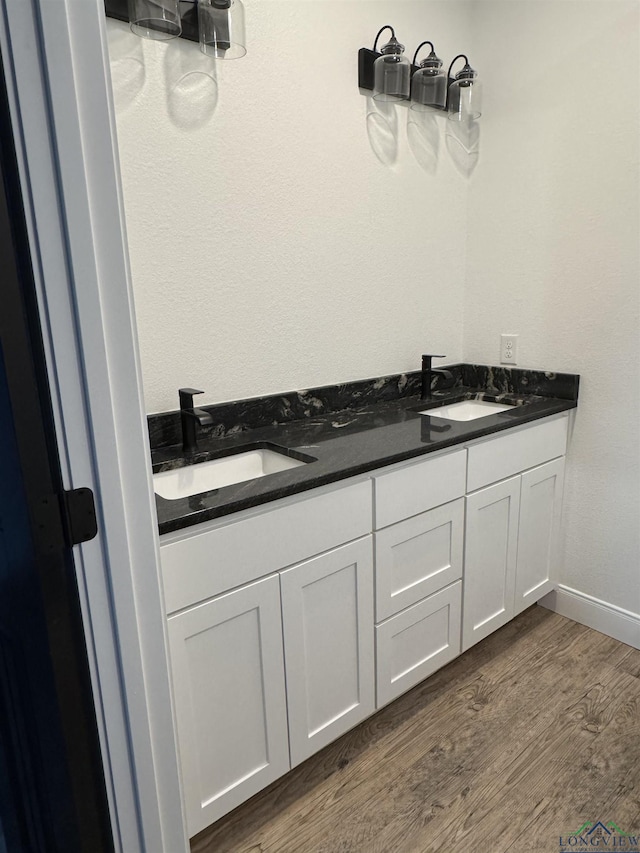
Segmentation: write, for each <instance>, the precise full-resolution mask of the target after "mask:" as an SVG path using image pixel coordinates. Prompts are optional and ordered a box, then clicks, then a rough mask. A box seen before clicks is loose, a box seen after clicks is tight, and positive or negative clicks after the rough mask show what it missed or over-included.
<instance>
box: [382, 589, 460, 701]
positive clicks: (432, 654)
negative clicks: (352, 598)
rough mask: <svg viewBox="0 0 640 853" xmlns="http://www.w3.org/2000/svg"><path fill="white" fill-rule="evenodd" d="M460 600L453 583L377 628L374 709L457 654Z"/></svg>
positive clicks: (398, 694)
mask: <svg viewBox="0 0 640 853" xmlns="http://www.w3.org/2000/svg"><path fill="white" fill-rule="evenodd" d="M461 599H462V582H461V581H457V582H456V583H454V584H452V585H451V586H448V587H447V588H446V589H443V590H440V592H436V594H435V595H432V596H430V597H429V598H427V599H425V600H424V601H421V602H420V603H419V604H415V605H414V606H413V607H410V608H409V609H408V610H405V611H403V612H402V613H399V614H398V615H397V616H392V617H391V619H388V620H387V621H386V622H383V624H382V625H378V626H377V628H376V660H377V676H378V679H377V707H378V708H381V707H382V706H383V705H386V704H387V702H391V700H392V699H395V698H396V696H400V694H401V693H404V692H405V691H406V690H409V688H410V687H413V686H414V685H416V684H418V682H420V681H422V680H423V679H424V678H427V676H429V675H431V674H432V673H433V672H435V671H436V670H437V669H440V667H441V666H444V665H445V664H446V663H449V661H451V660H453V659H454V658H455V657H457V656H458V655H459V654H460V610H461Z"/></svg>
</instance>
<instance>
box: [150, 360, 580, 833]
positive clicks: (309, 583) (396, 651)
mask: <svg viewBox="0 0 640 853" xmlns="http://www.w3.org/2000/svg"><path fill="white" fill-rule="evenodd" d="M459 367H460V370H459V376H458V378H459V379H460V380H464V379H468V373H467V374H466V375H465V374H464V370H463V367H464V366H459ZM476 370H478V368H476ZM485 370H489V369H488V368H485ZM503 373H504V374H509V376H510V377H511V378H513V375H514V374H516V373H517V374H525V373H530V372H525V371H503ZM550 376H551V379H549V380H548V381H547V384H546V385H545V388H548V387H552V386H553V376H557V375H550ZM520 378H523V377H520ZM565 378H566V377H565ZM390 379H391V378H390ZM405 380H406V377H403V378H402V379H400V380H399V381H400V383H401V384H402V383H404V384H403V385H402V387H403V390H406V391H407V392H408V393H403V394H402V396H396V399H394V400H387V401H385V402H383V403H377V404H376V403H375V402H372V401H371V400H367V401H366V402H365V406H364V407H362V406H360V407H359V408H358V407H353V408H351V409H349V410H345V411H343V412H338V413H336V412H327V413H326V414H322V415H314V417H313V418H311V417H310V418H308V419H307V420H306V422H305V421H304V419H302V420H292V421H290V422H289V423H284V424H277V423H276V424H271V425H268V426H267V425H265V426H264V427H262V428H257V429H251V430H248V429H247V430H244V431H243V432H242V434H241V435H240V436H239V435H238V434H237V432H233V431H232V432H231V434H230V435H228V436H226V437H224V438H217V439H211V440H209V441H208V442H203V444H202V456H203V457H204V458H203V460H202V461H207V457H211V456H212V455H213V458H216V456H217V455H218V454H220V453H221V452H225V453H227V455H228V451H229V450H231V451H237V449H238V448H242V447H243V446H247V445H252V444H253V445H255V444H256V443H261V442H267V443H273V444H274V445H277V446H281V447H284V449H285V450H287V449H288V450H290V451H291V452H293V453H296V454H300V455H303V456H304V457H305V458H309V459H313V460H314V461H312V462H309V463H306V464H304V465H299V466H296V467H295V468H291V469H286V470H283V471H281V472H279V473H275V474H270V475H268V476H263V477H259V478H256V479H253V480H248V481H246V480H245V481H243V482H242V483H240V484H236V485H229V486H227V487H223V488H220V489H218V490H217V492H216V493H213V492H207V493H199V494H197V495H190V496H187V497H183V498H178V499H176V500H166V499H162V498H158V517H159V522H160V525H161V530H162V525H163V523H164V524H165V526H166V527H168V528H170V529H169V531H168V532H165V533H163V534H162V536H161V539H160V552H161V564H162V572H163V581H164V594H165V603H166V611H167V617H168V636H169V649H170V659H171V672H172V680H173V691H174V703H175V719H176V728H177V739H178V745H179V753H180V761H181V769H182V784H183V797H184V804H185V809H186V815H187V823H188V829H189V834H190V835H195V834H196V833H198V832H199V831H201V830H202V829H204V828H205V827H206V826H208V825H209V824H211V823H212V822H214V821H215V820H217V819H219V818H220V817H221V816H222V815H224V814H226V813H227V812H229V811H230V810H231V809H233V808H235V807H236V806H238V805H239V804H240V803H242V802H243V801H245V800H246V799H248V798H249V797H251V796H252V795H253V794H255V793H257V792H258V791H259V790H261V789H262V788H263V787H265V786H266V785H268V784H269V783H270V782H272V781H274V780H275V779H277V778H278V777H279V776H281V775H282V774H284V773H286V772H287V771H288V770H289V769H290V768H291V767H294V766H296V765H297V764H299V763H300V762H302V761H304V760H305V759H306V758H308V757H309V756H310V755H312V754H313V753H315V752H316V751H317V750H319V749H321V748H322V747H324V746H326V745H327V744H328V743H330V742H331V741H333V740H334V739H335V738H337V737H339V736H340V735H341V734H343V733H345V732H346V731H348V730H349V729H351V728H352V727H353V726H355V725H357V724H358V723H359V722H361V721H362V720H363V719H365V718H366V717H368V716H370V715H371V714H373V713H374V712H375V711H376V710H377V709H379V708H381V707H382V706H384V705H386V704H387V703H389V702H391V701H392V700H393V699H395V698H396V697H398V696H399V695H401V694H402V693H404V692H405V691H406V690H409V689H410V688H411V687H413V686H414V685H416V684H417V683H419V682H420V681H422V680H423V679H425V678H427V677H428V676H429V675H431V674H432V673H433V672H435V671H436V670H437V669H439V668H440V667H442V666H443V665H444V664H446V663H448V662H449V661H451V660H453V659H454V658H455V657H456V656H458V655H459V654H461V653H462V652H464V651H465V650H466V649H468V648H470V647H471V646H472V645H473V644H475V643H477V642H478V641H479V640H481V639H483V638H484V637H486V636H487V635H488V634H490V633H491V632H492V631H495V630H496V629H497V628H499V627H500V626H502V625H504V624H505V623H506V622H507V621H509V620H510V619H512V618H513V617H514V616H516V615H517V614H518V613H520V612H521V611H522V610H523V609H525V608H526V607H528V606H530V605H531V604H533V603H535V602H536V601H537V600H539V599H540V598H541V597H542V596H543V595H545V594H546V593H547V592H549V591H550V590H551V589H553V587H554V584H555V582H556V572H557V567H558V546H559V534H560V519H561V504H562V491H563V473H564V457H565V453H566V447H567V440H568V433H569V422H570V416H571V411H572V410H573V409H574V408H575V406H576V399H577V377H573V380H575V381H573V382H572V381H569V382H568V385H569V386H570V387H571V388H573V389H574V390H575V394H574V393H573V391H572V392H571V394H572V398H568V397H569V393H568V392H567V394H565V397H564V398H562V397H553V396H551V395H549V396H545V395H542V394H530V395H529V398H528V399H527V395H522V394H520V395H518V394H514V393H513V392H509V391H504V390H503V391H501V392H500V393H496V391H500V389H499V388H495V387H492V388H491V389H490V391H487V390H486V385H487V384H488V383H487V382H485V389H484V390H479V389H478V388H477V387H476V388H470V386H469V385H464V384H463V382H462V381H459V382H458V384H457V386H456V387H455V388H454V389H452V390H451V391H449V392H445V393H443V394H441V395H434V399H433V400H430V401H429V403H428V404H426V409H427V411H428V414H426V415H424V414H419V413H418V412H419V411H420V410H421V409H424V408H425V405H424V404H422V405H421V404H420V401H419V400H418V399H417V397H415V396H414V395H413V394H412V393H411V392H412V391H414V390H415V389H414V388H413V387H412V381H409V382H408V383H406V382H405ZM410 380H411V377H410ZM541 381H542V382H543V384H544V381H543V380H541ZM494 385H495V383H494ZM536 390H540V388H539V387H538V388H537V389H536ZM301 393H307V394H308V392H301ZM487 398H488V402H490V403H493V405H494V409H495V404H496V402H505V401H506V402H507V403H508V406H509V407H508V408H505V409H504V411H497V410H491V407H490V406H489V407H488V408H487V410H488V411H489V413H488V414H484V413H482V416H480V417H475V418H474V419H472V420H466V421H455V420H450V419H449V418H450V417H451V412H449V413H448V418H443V417H438V415H437V408H439V407H441V406H444V405H449V406H450V405H451V404H453V405H455V404H459V403H461V402H464V401H465V400H473V401H474V402H477V401H478V400H480V401H481V400H486V399H487ZM431 407H435V408H431ZM214 408H215V407H212V410H211V411H213V410H214ZM317 408H318V407H317V406H316V407H315V410H316V411H317ZM452 411H453V412H454V416H455V410H452ZM214 420H215V417H214ZM163 428H166V424H165V426H164V427H163ZM152 434H153V430H152ZM294 442H295V443H294ZM205 445H206V447H205ZM172 453H173V454H174V457H173V458H172V459H170V458H169V457H170V455H171V454H172ZM341 454H342V469H341V470H342V471H343V472H344V473H343V475H342V477H339V476H336V471H337V470H338V466H339V459H340V458H341ZM231 455H233V453H231ZM398 456H400V458H399V459H397V457H398ZM365 457H366V458H367V459H368V462H365ZM403 457H405V458H403ZM396 459H397V461H395V460H396ZM182 461H183V462H184V460H182ZM179 462H180V458H179V455H178V456H175V448H173V450H169V449H166V448H165V449H159V450H158V451H157V452H156V454H155V465H154V469H157V470H158V472H159V473H160V471H161V470H162V469H164V470H167V469H171V468H172V466H173V467H174V468H175V467H176V466H179ZM196 464H197V463H196ZM365 465H367V468H366V470H356V471H355V472H354V467H355V468H356V469H358V468H360V467H362V466H365ZM314 466H316V467H315V468H314ZM310 482H311V483H312V484H313V485H308V484H309V483H310ZM301 486H302V487H301ZM225 492H226V495H225V494H224V493H225ZM243 502H246V503H247V505H246V506H244V508H239V509H236V507H238V506H239V505H242V503H243ZM229 506H231V507H232V509H231V510H229ZM180 512H182V519H183V522H185V523H186V525H187V526H185V527H181V526H180V522H179V516H178V513H180ZM207 516H208V517H207ZM194 519H195V521H194Z"/></svg>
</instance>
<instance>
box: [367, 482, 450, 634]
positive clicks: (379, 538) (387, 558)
mask: <svg viewBox="0 0 640 853" xmlns="http://www.w3.org/2000/svg"><path fill="white" fill-rule="evenodd" d="M463 538H464V498H459V499H458V500H457V501H453V502H452V503H448V504H445V505H444V506H439V507H436V508H435V509H432V510H429V512H423V513H421V514H420V515H416V516H414V517H413V518H408V519H407V520H406V521H401V522H399V523H398V524H393V525H392V526H391V527H386V528H385V529H384V530H380V531H378V532H377V533H376V534H375V547H376V621H377V622H381V621H382V620H383V619H387V618H388V617H389V616H393V614H394V613H399V612H400V611H401V610H404V609H405V608H406V607H409V606H410V605H412V604H416V603H417V602H418V601H420V600H421V599H423V598H426V597H427V596H428V595H432V594H433V593H434V592H437V591H438V590H439V589H443V588H444V587H445V586H448V585H449V584H450V583H453V581H455V580H458V579H459V578H461V577H462V554H463Z"/></svg>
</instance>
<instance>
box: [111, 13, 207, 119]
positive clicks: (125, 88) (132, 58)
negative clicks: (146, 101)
mask: <svg viewBox="0 0 640 853" xmlns="http://www.w3.org/2000/svg"><path fill="white" fill-rule="evenodd" d="M108 38H109V59H110V66H111V80H112V85H113V91H114V96H115V99H116V102H117V104H118V110H119V111H120V112H125V111H126V110H127V109H129V107H130V106H131V105H132V104H133V103H134V101H135V100H136V98H137V97H138V96H139V94H140V93H141V92H142V90H143V89H144V85H145V82H146V79H147V73H146V65H145V51H147V50H161V51H164V62H163V73H164V90H165V95H166V103H167V112H168V115H169V118H170V119H171V121H172V122H173V124H174V125H175V126H176V127H179V128H182V129H183V130H195V129H197V128H199V127H202V126H203V125H205V124H206V123H207V121H208V120H209V119H210V118H211V117H212V115H213V113H214V112H215V109H216V105H217V103H218V80H217V76H216V66H215V62H214V60H213V59H212V58H211V57H209V56H205V55H204V54H203V53H201V51H200V50H199V48H198V46H197V45H193V44H191V43H190V42H183V41H181V40H179V39H176V40H172V41H171V42H168V43H160V42H153V41H151V42H146V41H145V40H144V39H142V38H140V37H139V36H136V35H134V34H133V33H132V32H131V30H130V29H129V27H128V26H127V25H126V24H122V25H118V24H117V23H115V22H112V25H111V26H109V28H108Z"/></svg>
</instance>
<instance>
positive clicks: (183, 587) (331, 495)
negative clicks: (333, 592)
mask: <svg viewBox="0 0 640 853" xmlns="http://www.w3.org/2000/svg"><path fill="white" fill-rule="evenodd" d="M371 517H372V508H371V483H370V481H369V480H364V481H363V482H360V483H354V484H352V485H350V486H345V487H343V488H341V489H340V488H339V489H335V490H332V491H330V492H326V493H324V494H321V495H315V496H314V497H309V498H304V497H299V496H298V497H297V498H296V499H295V500H294V501H293V502H292V503H288V504H286V505H284V506H282V505H281V506H280V507H277V508H275V509H264V510H262V511H253V512H252V513H250V514H243V515H242V516H241V517H240V518H236V519H233V518H229V517H227V518H223V519H221V520H220V522H219V525H218V526H216V527H213V528H209V529H208V530H205V531H203V532H201V533H195V534H194V533H193V528H191V530H190V531H188V532H186V533H185V535H184V537H182V538H179V539H176V540H175V541H170V542H167V543H163V542H162V541H161V543H160V562H161V565H162V577H163V580H164V594H165V603H166V609H167V613H173V612H175V611H176V610H181V609H182V608H184V607H189V605H191V604H194V603H196V602H198V601H203V600H204V599H206V598H211V597H213V596H214V595H218V594H219V593H221V592H225V591H226V590H228V589H233V588H234V587H238V586H241V585H242V584H245V583H247V582H249V581H253V580H256V579H257V578H260V577H264V576H265V575H268V574H271V572H274V571H278V569H283V568H285V567H286V566H290V565H292V564H293V563H299V562H301V561H302V560H305V559H307V558H308V557H312V556H313V555H315V554H320V553H322V552H323V551H328V550H329V549H330V548H333V547H335V546H336V545H342V544H343V543H344V542H349V541H351V540H352V539H358V538H359V537H360V536H365V535H367V534H368V533H371Z"/></svg>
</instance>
